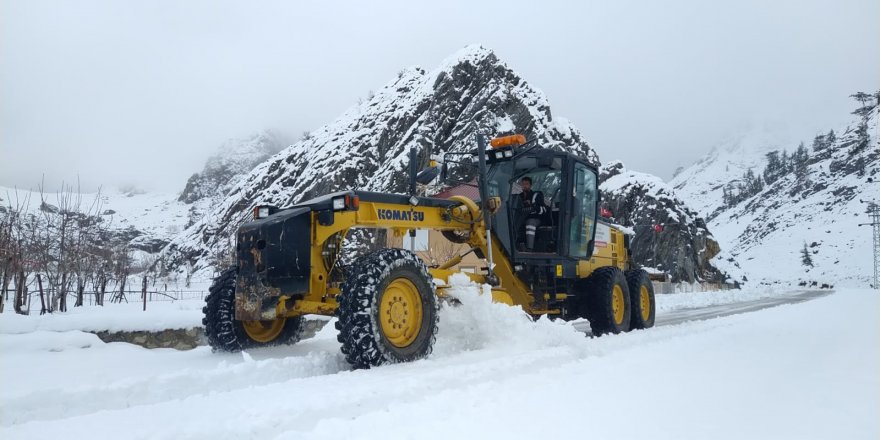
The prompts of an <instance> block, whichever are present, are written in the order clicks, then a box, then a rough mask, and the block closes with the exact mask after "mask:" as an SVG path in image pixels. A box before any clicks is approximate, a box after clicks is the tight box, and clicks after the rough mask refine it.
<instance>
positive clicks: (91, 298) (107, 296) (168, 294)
mask: <svg viewBox="0 0 880 440" xmlns="http://www.w3.org/2000/svg"><path fill="white" fill-rule="evenodd" d="M119 293H120V291H119V290H107V291H105V292H104V303H105V304H107V303H116V302H122V303H127V302H129V303H141V302H143V301H144V296H143V295H144V291H143V290H142V289H138V290H124V291H123V292H122V293H123V295H119ZM4 294H5V295H6V296H7V299H8V298H10V297H12V296H13V295H15V289H6V291H5V292H4ZM44 294H45V295H46V297H47V298H53V297H54V295H55V291H54V290H52V289H46V290H45V291H44ZM100 294H101V292H99V291H95V290H87V291H83V305H95V304H97V298H98V295H100ZM146 294H147V302H156V301H169V302H173V301H184V300H201V301H204V300H205V296H207V294H208V292H207V291H206V290H179V289H168V290H164V289H162V290H155V289H154V290H150V289H148V290H147V292H146ZM27 295H28V297H30V298H31V299H32V300H33V299H36V301H37V302H39V297H40V292H39V291H36V290H28V292H27ZM67 298H68V299H67V301H68V303H69V304H72V303H71V299H75V298H76V292H75V291H68V292H67Z"/></svg>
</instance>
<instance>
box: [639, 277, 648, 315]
mask: <svg viewBox="0 0 880 440" xmlns="http://www.w3.org/2000/svg"><path fill="white" fill-rule="evenodd" d="M639 303H640V304H639V308H640V309H641V310H640V312H641V314H642V321H647V320H648V319H650V318H651V296H650V295H649V294H648V288H647V287H646V286H642V287H641V288H640V289H639Z"/></svg>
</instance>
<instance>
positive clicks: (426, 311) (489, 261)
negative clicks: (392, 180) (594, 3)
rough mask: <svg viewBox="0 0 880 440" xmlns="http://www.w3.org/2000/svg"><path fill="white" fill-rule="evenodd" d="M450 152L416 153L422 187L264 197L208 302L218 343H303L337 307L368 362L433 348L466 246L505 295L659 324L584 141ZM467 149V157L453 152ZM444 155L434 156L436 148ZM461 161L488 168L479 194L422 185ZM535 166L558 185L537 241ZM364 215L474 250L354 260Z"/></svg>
mask: <svg viewBox="0 0 880 440" xmlns="http://www.w3.org/2000/svg"><path fill="white" fill-rule="evenodd" d="M476 141H477V142H476V144H477V148H476V149H475V150H473V151H467V152H462V153H446V154H445V155H444V156H443V160H442V163H440V164H439V165H438V164H436V163H432V165H433V166H431V167H428V168H426V169H425V170H422V171H421V172H417V170H416V166H415V163H416V160H415V154H411V155H410V171H409V178H410V194H389V193H378V192H368V191H356V190H353V191H342V192H336V193H332V194H327V195H324V196H321V197H317V198H314V199H311V200H307V201H304V202H301V203H298V204H296V205H294V206H290V207H287V208H284V209H280V208H277V207H273V206H257V207H255V208H254V219H253V221H249V222H247V223H245V224H243V225H242V226H241V227H240V228H239V230H238V232H237V245H236V251H235V252H236V261H237V264H236V265H235V266H234V267H230V268H228V269H226V270H224V271H223V272H222V273H221V274H220V275H219V276H218V278H217V279H216V280H215V281H214V283H213V285H212V286H211V288H210V294H209V295H208V297H207V299H206V302H207V304H206V306H205V307H204V313H205V317H204V320H203V322H204V324H205V332H206V335H207V338H208V340H209V342H210V344H211V346H212V347H213V348H214V349H215V350H222V351H238V350H242V349H248V348H252V347H260V346H266V345H274V344H279V343H293V342H296V341H297V340H298V339H299V337H300V332H301V329H302V327H303V319H304V318H303V317H304V316H305V315H309V314H314V315H324V316H335V317H336V318H337V322H336V328H337V329H338V330H339V334H338V339H339V342H340V343H341V349H342V352H343V354H344V355H345V359H346V360H347V361H348V362H349V363H351V364H352V365H353V366H354V367H355V368H370V367H374V366H378V365H382V364H386V363H395V362H406V361H412V360H416V359H421V358H424V357H426V356H428V355H429V354H430V353H431V349H432V345H433V343H434V340H435V334H436V333H437V325H438V308H439V305H440V304H441V302H442V300H443V299H444V298H448V295H447V293H446V291H447V289H448V287H449V278H450V277H451V276H452V275H453V274H456V273H459V272H458V271H456V270H455V269H454V267H456V265H457V264H458V263H459V262H460V261H461V258H462V256H463V255H464V254H467V253H470V252H473V253H475V254H476V255H477V256H478V257H479V258H481V259H482V260H483V261H485V267H484V268H482V272H481V273H464V272H463V273H464V275H466V276H468V277H470V279H472V280H473V281H475V282H477V283H484V284H488V285H490V286H491V294H492V298H493V300H494V301H496V302H501V303H505V304H509V305H512V306H519V307H522V309H523V310H524V311H525V312H526V313H528V314H529V315H532V316H533V317H539V316H541V315H549V316H550V317H551V318H554V319H556V318H559V319H564V320H572V319H578V318H586V319H587V320H589V323H590V326H591V328H592V333H593V334H594V335H602V334H607V333H619V332H626V331H629V330H631V329H641V328H648V327H651V326H653V324H654V314H655V302H654V291H653V287H652V285H651V282H650V281H649V279H648V275H647V273H646V272H645V271H644V270H641V269H638V268H636V267H634V265H633V263H632V261H631V259H630V252H629V237H628V236H627V235H626V234H624V232H623V231H622V230H621V229H619V228H615V227H614V226H612V225H610V224H608V223H605V222H603V221H601V220H600V219H599V218H598V217H597V211H598V208H599V191H598V178H597V171H596V169H595V168H594V167H593V166H592V165H591V164H590V163H588V162H587V161H585V160H584V159H583V158H581V157H578V156H575V155H573V154H570V153H567V152H564V151H556V150H551V149H546V148H541V147H540V146H539V145H537V144H536V142H535V141H530V142H526V139H525V137H524V136H522V135H513V136H505V137H500V138H496V139H492V140H491V141H489V140H488V139H487V137H485V136H483V135H476ZM456 155H458V156H463V158H462V159H460V160H457V161H456V160H452V159H450V156H452V158H453V159H454V158H456ZM432 162H433V161H432ZM449 163H458V164H460V165H459V168H461V167H462V166H465V165H464V164H470V166H472V167H473V168H475V170H474V171H475V173H476V179H475V180H473V181H472V184H475V185H476V186H477V187H478V190H479V198H478V200H473V199H471V198H468V197H464V196H453V197H450V198H448V199H440V198H431V197H420V196H417V195H415V192H416V191H415V190H416V182H420V183H429V182H430V181H432V180H433V179H435V178H436V177H438V174H439V175H441V176H443V178H444V179H445V178H446V175H447V166H448V164H449ZM523 177H529V179H530V180H531V182H532V189H534V190H535V191H541V192H542V193H543V194H544V198H545V202H544V203H545V205H546V209H545V210H542V211H546V212H547V214H546V215H545V217H544V220H543V221H542V222H541V223H540V226H538V227H537V230H536V231H535V233H536V240H534V242H535V245H534V246H533V247H532V248H529V249H526V248H524V247H523V241H524V240H523V220H524V218H525V217H526V216H527V215H528V212H527V211H526V210H525V209H524V207H523V203H522V197H519V194H518V191H519V182H520V181H521V179H522V178H523ZM358 228H379V229H385V230H387V231H388V233H390V234H393V235H395V236H398V237H405V236H406V235H407V234H411V235H413V236H414V235H415V234H414V233H415V230H418V229H426V230H436V231H440V232H441V233H442V235H443V237H445V238H446V239H448V240H450V241H453V242H455V243H462V244H465V245H466V246H464V248H467V249H468V250H467V251H466V252H463V254H462V255H458V256H455V257H453V258H451V259H450V260H449V261H446V262H444V263H443V264H440V265H437V266H432V267H429V266H428V265H427V264H426V263H425V262H424V261H423V260H422V259H420V258H419V257H418V256H417V255H416V254H415V253H414V252H413V251H411V250H406V249H397V248H383V249H379V250H375V251H372V252H368V253H365V254H362V255H360V256H359V257H357V258H354V259H353V261H342V260H343V259H344V258H343V252H342V250H343V242H344V241H345V240H346V237H348V236H349V234H351V233H352V232H353V231H354V230H356V229H358Z"/></svg>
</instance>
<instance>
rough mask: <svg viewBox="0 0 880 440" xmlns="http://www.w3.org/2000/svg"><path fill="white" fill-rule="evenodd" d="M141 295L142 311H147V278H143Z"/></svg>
mask: <svg viewBox="0 0 880 440" xmlns="http://www.w3.org/2000/svg"><path fill="white" fill-rule="evenodd" d="M141 295H142V296H143V297H144V311H145V312H146V311H147V277H146V276H144V283H143V287H142V288H141Z"/></svg>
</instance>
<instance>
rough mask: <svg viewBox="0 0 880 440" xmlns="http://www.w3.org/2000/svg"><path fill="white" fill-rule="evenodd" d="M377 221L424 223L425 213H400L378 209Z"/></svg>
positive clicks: (398, 211)
mask: <svg viewBox="0 0 880 440" xmlns="http://www.w3.org/2000/svg"><path fill="white" fill-rule="evenodd" d="M379 220H403V221H412V222H423V221H425V213H424V212H419V211H401V210H398V209H380V210H379Z"/></svg>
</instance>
